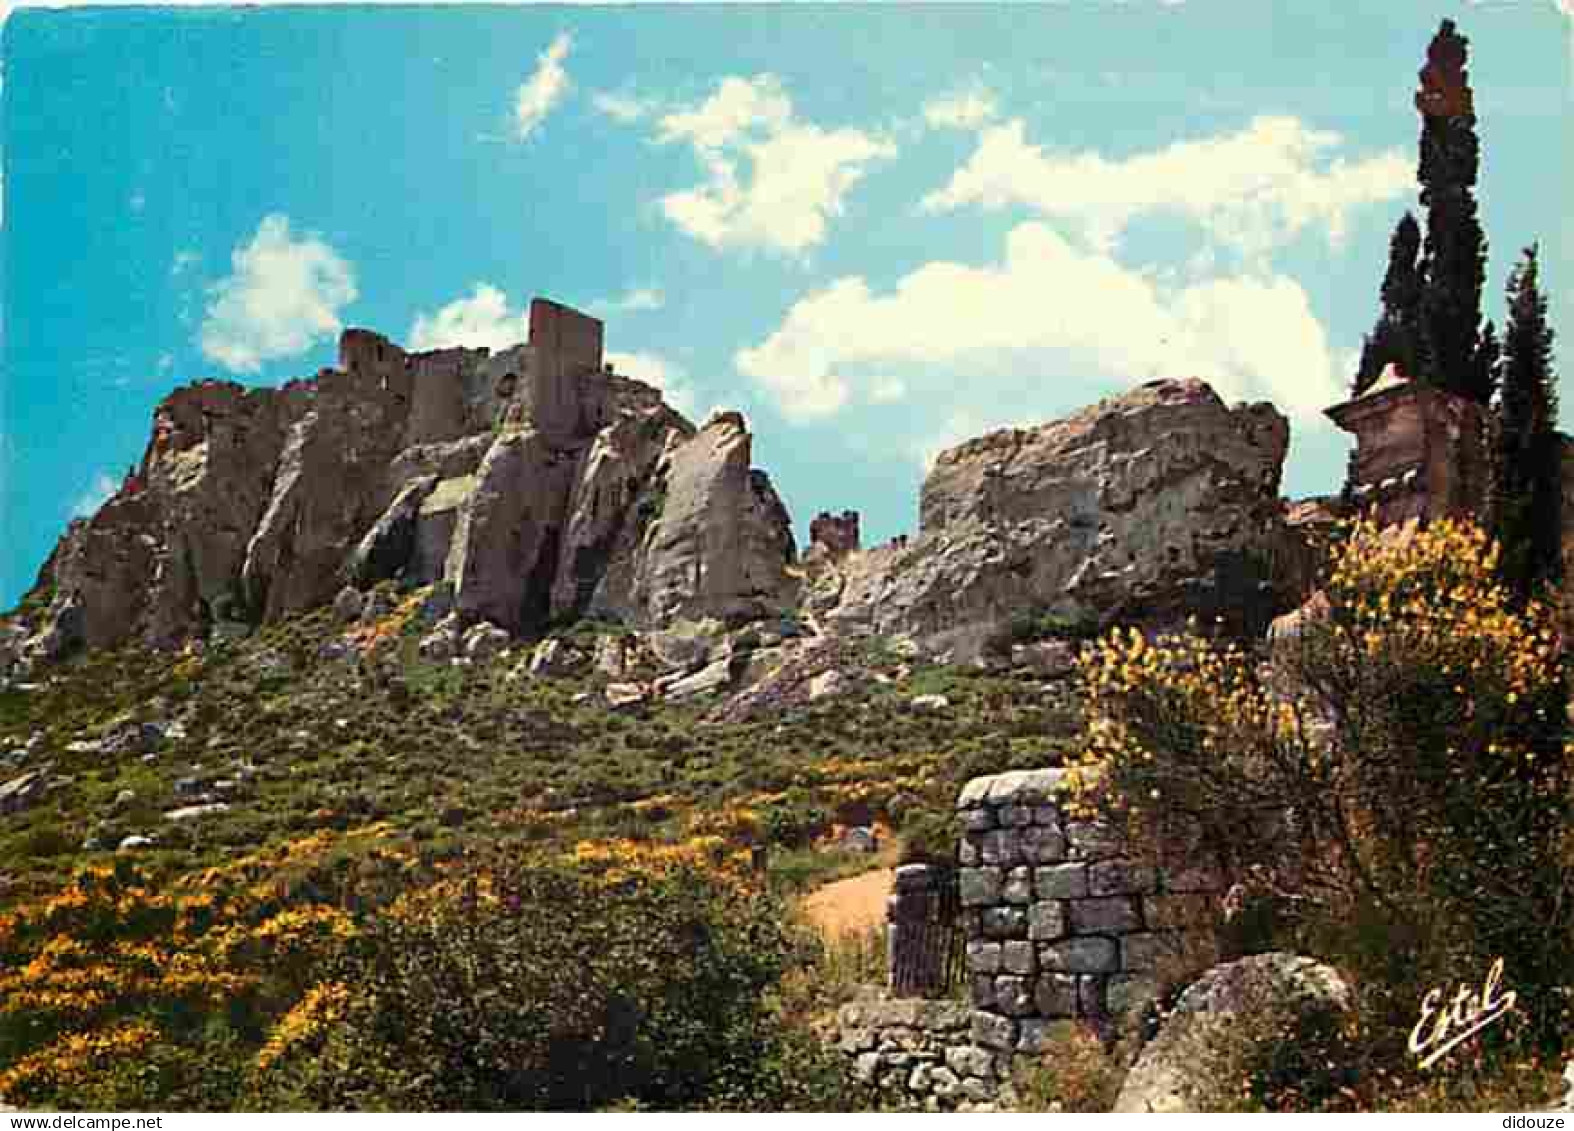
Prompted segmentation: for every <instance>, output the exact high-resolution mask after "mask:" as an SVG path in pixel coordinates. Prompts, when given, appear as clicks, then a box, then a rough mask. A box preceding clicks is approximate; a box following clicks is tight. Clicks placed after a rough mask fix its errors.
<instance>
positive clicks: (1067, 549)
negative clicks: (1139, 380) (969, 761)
mask: <svg viewBox="0 0 1574 1131" xmlns="http://www.w3.org/2000/svg"><path fill="white" fill-rule="evenodd" d="M1288 444H1289V425H1288V423H1287V422H1286V420H1285V419H1284V417H1282V416H1281V415H1280V414H1279V413H1278V412H1277V411H1275V409H1274V408H1273V407H1272V406H1271V405H1267V404H1256V405H1238V406H1236V407H1235V408H1233V409H1232V408H1229V407H1227V406H1226V405H1225V404H1224V402H1223V401H1221V400H1220V399H1219V397H1218V395H1217V394H1215V393H1214V391H1213V390H1212V389H1211V388H1209V387H1208V385H1206V384H1204V383H1203V382H1201V381H1196V380H1181V381H1154V382H1150V383H1148V384H1146V385H1143V386H1141V387H1140V388H1138V389H1135V390H1133V391H1132V392H1130V393H1127V394H1125V395H1123V396H1119V397H1114V398H1110V399H1108V400H1105V401H1101V402H1100V403H1098V404H1096V405H1093V406H1091V407H1089V408H1086V409H1083V410H1081V411H1080V412H1077V413H1075V414H1073V415H1071V416H1069V417H1066V418H1065V419H1063V420H1058V421H1055V422H1053V423H1049V424H1044V425H1041V426H1039V427H1037V428H1031V429H1008V430H1005V431H1000V432H993V433H990V434H989V435H987V436H982V437H979V438H978V439H975V440H971V441H969V442H967V443H965V444H962V445H961V446H959V447H956V448H952V449H951V450H950V451H947V452H945V453H943V454H942V455H941V456H940V457H939V458H938V460H937V461H936V463H935V466H934V469H933V471H932V472H931V473H930V475H929V477H928V479H927V480H926V481H925V483H924V487H923V493H922V497H921V506H920V510H921V531H920V534H919V536H918V537H916V538H914V539H912V541H911V542H909V543H907V544H906V545H900V544H899V545H892V546H885V547H880V548H878V549H874V550H870V551H865V552H863V553H859V554H851V555H848V556H847V557H846V558H845V559H844V560H843V561H842V562H840V563H838V564H836V565H835V566H830V567H823V566H822V570H823V571H824V572H822V573H820V574H819V575H818V576H817V577H816V578H815V579H814V582H813V593H812V596H811V599H810V604H811V607H817V610H818V611H821V612H822V613H823V616H824V620H825V623H826V624H827V625H828V626H829V627H831V628H833V629H835V630H838V631H842V632H854V633H857V632H871V631H872V632H878V633H881V634H887V635H889V634H894V633H907V634H910V635H912V636H914V637H916V638H921V639H926V640H930V641H935V640H941V641H945V640H950V641H952V642H954V643H956V644H958V645H959V646H960V650H959V652H958V653H957V656H958V658H962V657H963V656H964V655H965V654H966V653H967V652H968V651H970V650H972V649H974V648H976V647H978V646H980V645H981V644H982V641H983V639H984V638H985V637H986V636H987V631H988V630H989V629H991V628H998V627H1000V626H1001V625H1003V624H1004V623H1005V622H1006V621H1007V620H1008V618H1009V617H1010V616H1011V615H1013V614H1014V613H1018V612H1021V611H1025V610H1034V611H1039V612H1046V613H1054V614H1058V615H1061V616H1064V617H1066V618H1068V619H1072V620H1085V619H1090V618H1091V619H1109V618H1112V617H1117V616H1118V617H1120V618H1121V619H1125V620H1129V621H1135V622H1138V623H1156V624H1165V625H1170V624H1178V623H1179V622H1181V621H1183V620H1184V619H1185V617H1186V616H1187V615H1188V614H1197V615H1198V616H1199V617H1202V618H1204V619H1205V620H1207V621H1212V620H1213V618H1214V617H1215V616H1223V617H1225V618H1226V621H1227V622H1232V623H1231V627H1235V628H1237V629H1238V630H1239V631H1242V632H1253V633H1260V632H1261V631H1262V629H1263V627H1265V626H1266V623H1267V620H1268V619H1269V617H1271V616H1272V615H1273V613H1275V612H1277V611H1279V606H1281V605H1282V604H1283V603H1284V600H1283V598H1282V597H1280V595H1279V594H1278V593H1277V592H1276V591H1275V589H1274V583H1275V575H1274V573H1273V567H1272V561H1273V559H1274V555H1275V551H1276V549H1278V548H1279V547H1280V546H1281V544H1282V543H1283V541H1284V539H1285V537H1286V535H1285V529H1284V522H1283V517H1282V512H1281V505H1280V501H1279V476H1280V469H1281V466H1282V464H1283V462H1284V456H1285V452H1286V450H1287V448H1288Z"/></svg>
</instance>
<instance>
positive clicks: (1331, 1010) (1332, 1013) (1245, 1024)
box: [1115, 951, 1352, 1112]
mask: <svg viewBox="0 0 1574 1131" xmlns="http://www.w3.org/2000/svg"><path fill="white" fill-rule="evenodd" d="M1351 996H1352V995H1351V991H1350V987H1349V985H1348V984H1347V983H1346V982H1345V980H1344V978H1343V977H1341V976H1340V974H1339V972H1338V971H1337V970H1335V969H1333V968H1332V967H1331V966H1327V965H1325V964H1324V963H1321V962H1318V961H1317V960H1316V959H1313V958H1305V957H1301V956H1298V955H1293V954H1286V953H1283V952H1280V951H1275V952H1273V953H1269V954H1254V955H1251V956H1250V957H1247V958H1240V959H1237V960H1236V961H1234V962H1227V963H1224V964H1222V965H1219V966H1215V967H1213V968H1212V969H1211V970H1209V971H1208V972H1207V973H1206V974H1204V975H1203V976H1202V977H1201V978H1199V979H1198V980H1197V981H1196V982H1194V983H1193V984H1192V985H1191V986H1190V987H1188V988H1187V989H1186V991H1185V992H1184V993H1182V994H1181V996H1180V1000H1179V1001H1177V1002H1176V1004H1175V1008H1174V1010H1172V1011H1171V1013H1170V1015H1169V1017H1168V1019H1167V1020H1166V1021H1165V1022H1164V1025H1163V1027H1162V1028H1161V1029H1160V1030H1159V1034H1158V1036H1157V1037H1155V1038H1154V1039H1153V1041H1152V1042H1150V1043H1149V1044H1148V1045H1147V1047H1146V1048H1144V1049H1143V1051H1142V1054H1141V1056H1139V1057H1138V1058H1137V1062H1136V1064H1134V1065H1133V1066H1132V1068H1131V1071H1130V1072H1129V1073H1128V1074H1127V1075H1126V1080H1125V1082H1124V1083H1123V1084H1122V1085H1121V1089H1120V1094H1119V1095H1118V1096H1117V1097H1116V1099H1115V1111H1116V1112H1186V1111H1206V1110H1210V1107H1209V1106H1208V1104H1207V1101H1206V1100H1205V1099H1203V1098H1202V1097H1203V1096H1205V1095H1206V1094H1207V1093H1208V1092H1209V1091H1210V1090H1211V1091H1213V1092H1215V1093H1217V1091H1218V1088H1219V1081H1218V1079H1216V1078H1213V1077H1210V1076H1209V1075H1208V1074H1209V1072H1210V1071H1213V1072H1216V1071H1217V1068H1218V1058H1217V1057H1216V1056H1215V1057H1210V1056H1209V1055H1208V1053H1209V1051H1210V1046H1212V1045H1213V1044H1214V1043H1215V1042H1219V1041H1228V1040H1230V1039H1232V1037H1233V1039H1234V1040H1235V1041H1236V1042H1237V1043H1238V1042H1241V1041H1248V1040H1254V1039H1256V1040H1260V1039H1263V1034H1264V1032H1265V1031H1271V1033H1272V1036H1271V1038H1269V1039H1272V1040H1274V1041H1276V1042H1290V1043H1291V1044H1292V1046H1293V1045H1294V1042H1295V1041H1296V1038H1297V1037H1300V1036H1303V1035H1305V1034H1315V1033H1317V1032H1319V1031H1320V1030H1322V1029H1325V1028H1326V1027H1327V1026H1328V1025H1329V1024H1330V1023H1335V1022H1337V1020H1338V1019H1339V1018H1340V1017H1341V1016H1342V1015H1343V1014H1345V1013H1346V1012H1347V1011H1348V1010H1349V1009H1350V1007H1351ZM1241 1029H1245V1030H1246V1032H1245V1033H1242V1032H1240V1031H1239V1030H1241Z"/></svg>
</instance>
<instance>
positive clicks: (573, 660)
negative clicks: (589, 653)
mask: <svg viewBox="0 0 1574 1131" xmlns="http://www.w3.org/2000/svg"><path fill="white" fill-rule="evenodd" d="M584 664H585V655H584V653H583V652H581V651H579V649H577V648H574V647H572V646H571V645H569V644H568V643H567V642H565V641H562V640H543V641H542V642H541V643H540V644H537V645H536V647H535V650H534V651H533V652H531V653H530V666H529V672H530V674H531V675H533V676H542V677H546V678H554V677H560V676H566V675H572V674H574V673H575V672H577V671H578V670H579V669H580V668H582V667H584Z"/></svg>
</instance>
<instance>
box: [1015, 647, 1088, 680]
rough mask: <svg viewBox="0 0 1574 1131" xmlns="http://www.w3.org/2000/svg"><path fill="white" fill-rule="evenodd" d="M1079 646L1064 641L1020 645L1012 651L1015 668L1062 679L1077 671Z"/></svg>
mask: <svg viewBox="0 0 1574 1131" xmlns="http://www.w3.org/2000/svg"><path fill="white" fill-rule="evenodd" d="M1076 663H1077V646H1076V645H1075V644H1071V643H1068V642H1066V641H1064V640H1041V641H1039V642H1038V643H1037V644H1018V645H1016V646H1014V647H1013V648H1012V649H1011V664H1012V666H1013V667H1018V668H1027V669H1028V670H1029V671H1031V672H1033V673H1035V674H1036V675H1041V676H1045V677H1046V678H1049V679H1061V678H1064V677H1065V676H1068V675H1070V674H1071V673H1072V672H1073V671H1075V670H1076Z"/></svg>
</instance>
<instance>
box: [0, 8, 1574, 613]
mask: <svg viewBox="0 0 1574 1131" xmlns="http://www.w3.org/2000/svg"><path fill="white" fill-rule="evenodd" d="M1443 15H1450V16H1453V17H1454V18H1455V19H1456V20H1457V21H1458V22H1459V24H1460V28H1461V31H1462V32H1464V33H1465V34H1466V35H1468V36H1469V37H1470V39H1471V53H1472V59H1471V74H1472V81H1473V85H1474V87H1475V90H1476V105H1477V112H1478V115H1479V116H1480V119H1481V122H1480V131H1481V134H1482V139H1483V174H1482V182H1481V185H1480V190H1479V196H1480V200H1481V202H1482V209H1483V219H1484V224H1485V227H1486V230H1487V234H1488V236H1489V238H1490V239H1491V240H1492V258H1491V262H1490V267H1489V313H1490V314H1493V315H1498V314H1499V313H1500V311H1501V308H1502V300H1501V291H1502V284H1503V280H1504V278H1505V277H1506V275H1507V272H1508V269H1509V267H1510V266H1511V263H1512V260H1513V258H1514V256H1515V255H1516V254H1517V251H1518V249H1519V248H1520V247H1521V246H1523V245H1524V244H1526V243H1528V242H1530V241H1531V240H1538V239H1539V240H1540V241H1541V243H1542V247H1543V262H1544V268H1543V278H1544V280H1545V282H1546V284H1547V286H1548V288H1549V290H1550V291H1551V292H1552V300H1553V312H1552V317H1553V322H1554V325H1555V327H1557V328H1559V329H1560V330H1564V331H1565V332H1567V333H1574V299H1571V296H1574V287H1571V286H1570V285H1569V283H1570V280H1574V230H1571V225H1570V221H1569V219H1568V218H1567V217H1568V215H1569V213H1568V208H1567V206H1566V203H1565V202H1566V200H1567V199H1568V185H1569V182H1570V176H1569V174H1570V171H1571V170H1570V158H1569V156H1568V154H1567V148H1566V146H1567V138H1568V136H1569V129H1568V122H1569V118H1570V110H1571V84H1570V58H1571V46H1570V33H1571V29H1574V19H1571V18H1570V16H1569V15H1567V14H1563V13H1561V12H1560V10H1559V6H1558V5H1557V4H1555V3H1553V2H1551V0H1546V2H1539V0H1524V2H1523V3H1491V2H1479V3H1450V4H1439V3H1429V4H1411V3H1406V2H1403V0H1376V2H1370V3H1355V2H1351V3H1339V4H1329V3H1327V2H1326V0H1315V2H1312V0H1293V2H1292V0H1283V2H1266V0H1265V2H1262V3H1252V4H1247V3H1237V2H1235V0H1184V2H1180V3H1173V2H1172V3H1163V2H1160V0H1150V2H1147V3H1144V2H1139V0H1130V2H1127V3H1115V2H1107V3H1100V2H1094V0H1085V2H1065V3H1054V4H1047V5H1043V6H1031V7H1029V6H1019V5H1012V6H1006V5H999V6H993V5H989V6H986V5H968V6H956V7H952V6H941V5H919V6H895V5H891V6H869V7H851V6H834V5H833V6H825V7H821V6H808V5H781V6H772V7H708V6H683V7H655V6H651V7H642V6H633V7H618V8H597V7H545V6H542V7H529V6H527V7H487V8H465V7H451V8H430V9H424V8H423V9H418V8H271V9H186V8H177V9H116V10H111V9H91V10H67V11H44V10H22V11H18V12H16V13H15V14H13V15H11V17H10V19H9V20H8V21H7V22H6V23H5V25H4V28H3V31H0V37H3V38H0V59H3V65H4V87H3V93H0V99H3V106H0V122H3V135H0V138H3V146H4V150H3V166H0V168H3V192H4V197H3V202H4V203H3V228H0V241H3V252H0V267H3V292H0V293H3V306H0V314H3V319H4V321H3V345H0V605H3V606H6V607H9V606H10V605H11V604H12V603H13V602H14V601H15V599H16V598H17V597H18V596H19V595H20V594H21V593H22V592H23V591H24V590H25V589H26V587H27V586H28V585H29V584H31V582H32V580H33V578H34V576H35V574H36V571H37V569H38V567H39V565H40V564H41V562H42V561H43V559H44V557H45V556H46V554H47V553H48V551H49V549H50V547H51V546H52V545H53V542H54V539H55V537H56V536H57V535H58V533H59V532H60V530H61V529H62V527H63V525H64V523H65V522H66V521H67V519H68V518H69V517H70V516H71V515H72V513H73V512H80V511H82V510H83V509H84V508H90V507H91V506H92V505H93V504H94V502H95V500H97V499H99V498H101V497H102V496H103V494H104V493H105V491H106V490H107V489H108V487H109V485H110V484H111V483H116V482H118V481H119V478H120V476H121V475H122V474H123V473H124V471H125V469H126V467H127V466H128V465H129V464H132V463H134V462H135V461H136V460H137V459H138V458H139V457H140V455H141V452H142V449H143V447H144V445H145V443H146V440H147V434H148V427H149V422H150V418H151V412H152V409H153V407H154V405H155V404H156V403H157V401H158V400H159V399H160V398H161V397H162V396H164V395H165V394H166V393H168V392H169V390H170V389H172V388H174V387H175V386H177V385H179V384H182V383H185V382H188V381H191V380H195V379H198V378H202V377H220V378H228V379H234V380H238V381H241V382H244V383H249V384H278V383H281V382H282V381H284V380H286V379H288V378H290V377H294V376H301V375H306V374H310V373H313V372H315V371H316V370H317V369H318V368H320V367H322V366H324V365H329V364H331V363H332V362H333V359H334V354H335V341H336V338H337V334H338V331H339V329H340V328H341V327H344V326H367V327H371V328H374V329H377V330H380V331H382V332H384V333H387V334H389V335H390V336H391V337H393V338H395V339H396V340H399V341H402V342H405V343H407V344H411V345H414V346H422V347H432V346H437V345H446V344H454V343H457V342H463V343H464V344H470V345H493V346H501V345H505V344H509V343H511V342H513V341H515V340H519V339H522V338H523V337H524V331H523V328H522V324H521V321H520V319H521V316H522V312H523V311H524V309H525V307H526V306H527V304H528V301H529V298H530V296H532V295H535V294H541V295H547V296H550V297H552V298H555V299H558V300H560V301H564V302H568V303H571V304H574V305H577V306H580V307H583V308H586V309H589V310H591V311H593V312H595V313H597V314H598V315H600V316H601V317H603V318H604V319H605V320H606V322H607V340H608V348H609V350H611V351H613V355H614V360H616V361H617V362H618V363H619V365H620V368H622V369H623V371H625V372H628V373H631V374H633V375H634V376H640V377H645V378H647V379H652V380H656V381H658V382H660V383H663V384H664V385H665V387H666V388H667V389H668V391H669V395H670V397H671V399H673V400H674V401H675V402H676V403H677V404H678V405H679V407H681V408H683V409H684V410H686V411H688V412H689V413H690V415H691V416H694V417H696V418H701V417H703V416H704V415H705V414H706V412H707V411H708V410H709V409H711V408H713V407H736V408H741V409H742V410H744V411H745V412H746V414H747V415H748V417H749V419H750V422H751V424H752V426H753V428H754V430H755V433H756V445H755V459H756V463H757V464H759V465H760V466H762V467H764V468H766V469H767V470H768V471H770V473H771V474H772V476H773V478H774V479H775V481H776V483H777V485H778V488H779V490H780V491H781V492H782V494H783V496H784V498H785V500H786V501H787V504H788V506H789V508H790V509H791V511H792V513H793V516H794V518H795V520H796V521H797V523H798V525H799V528H800V535H801V534H802V533H803V532H804V531H805V530H806V528H807V524H808V520H809V519H810V517H812V515H813V514H814V513H815V512H816V511H817V510H821V509H838V510H839V509H841V508H843V507H853V508H856V509H859V510H861V511H862V512H863V514H864V530H865V538H866V540H878V539H883V538H887V537H890V536H891V535H894V534H897V533H900V532H904V531H911V530H913V529H914V528H915V527H916V523H917V498H918V487H919V484H920V482H921V479H922V476H923V471H924V465H925V460H926V459H927V458H928V457H929V456H931V455H932V454H933V452H934V451H935V450H937V449H939V448H941V447H944V446H946V445H947V444H949V443H951V442H955V441H957V440H960V439H963V438H965V437H967V436H969V435H972V434H975V433H977V432H979V431H982V430H984V429H986V428H988V427H992V426H998V425H1003V424H1009V423H1018V424H1026V423H1034V422H1038V421H1042V420H1046V419H1050V418H1053V417H1055V416H1057V415H1060V414H1063V413H1064V412H1066V411H1068V410H1070V409H1073V408H1075V407H1077V406H1079V405H1082V404H1085V403H1088V402H1090V401H1092V400H1095V399H1097V398H1098V397H1100V396H1105V395H1109V394H1111V393H1114V392H1118V391H1120V390H1122V389H1124V388H1129V387H1130V386H1132V385H1135V384H1137V383H1140V382H1141V381H1145V380H1148V379H1151V378H1153V377H1155V376H1189V375H1194V376H1200V377H1203V378H1205V379H1207V380H1209V381H1211V382H1212V383H1213V384H1214V386H1215V388H1217V389H1219V390H1220V392H1221V393H1222V394H1223V395H1224V396H1225V397H1226V398H1227V399H1231V400H1233V399H1238V398H1248V399H1261V398H1267V399H1271V400H1273V401H1274V402H1275V403H1276V404H1278V405H1279V406H1280V408H1281V410H1283V411H1284V412H1286V413H1287V415H1289V416H1290V418H1291V422H1292V448H1291V456H1290V460H1289V464H1288V467H1287V474H1286V484H1285V486H1286V493H1287V494H1290V495H1306V494H1316V493H1324V492H1331V491H1333V490H1335V489H1337V487H1338V485H1339V482H1340V479H1341V477H1342V474H1343V468H1344V460H1345V451H1346V449H1347V444H1346V443H1345V441H1344V438H1343V437H1342V436H1341V435H1340V434H1338V433H1337V432H1335V431H1334V430H1333V429H1332V428H1331V426H1329V425H1328V424H1326V422H1325V421H1323V420H1322V418H1321V415H1320V409H1321V408H1322V407H1324V406H1325V405H1326V404H1328V403H1331V402H1332V401H1333V400H1335V399H1338V397H1339V394H1340V392H1341V391H1342V389H1343V388H1344V387H1345V385H1346V383H1347V382H1348V379H1349V375H1350V371H1351V369H1352V366H1353V359H1354V355H1355V351H1356V350H1357V349H1358V347H1359V343H1360V336H1361V334H1362V333H1363V332H1364V331H1365V330H1367V329H1368V328H1369V327H1370V324H1371V322H1372V319H1373V317H1374V315H1375V313H1376V290H1377V285H1378V282H1379V279H1380V276H1381V273H1382V267H1383V263H1384V259H1385V255H1386V246H1387V237H1388V233H1389V231H1390V230H1391V228H1392V225H1393V223H1394V221H1395V220H1396V219H1397V218H1398V216H1399V215H1400V213H1401V212H1402V211H1403V209H1404V208H1406V207H1414V205H1415V184H1414V164H1415V151H1416V136H1417V133H1418V122H1417V117H1416V114H1415V112H1414V109H1413V106H1412V103H1411V95H1412V91H1413V90H1414V87H1415V76H1416V71H1417V69H1418V68H1419V67H1420V65H1421V63H1422V61H1423V58H1424V51H1425V46H1426V43H1427V40H1428V39H1429V38H1430V36H1431V34H1432V32H1433V31H1434V30H1435V28H1436V26H1437V22H1438V19H1439V18H1440V17H1441V16H1443ZM1565 368H1567V367H1565ZM1564 401H1565V405H1567V404H1568V402H1570V401H1574V396H1569V395H1568V394H1565V396H1564ZM1569 419H1570V415H1569V412H1568V411H1567V409H1566V411H1565V422H1567V421H1568V420H1569ZM1565 426H1567V424H1565Z"/></svg>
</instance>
